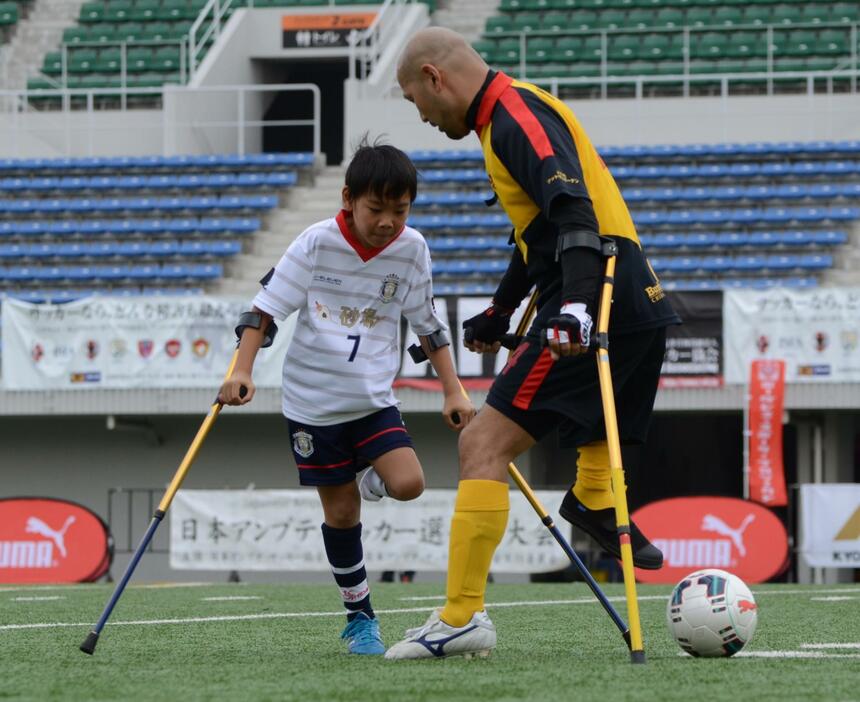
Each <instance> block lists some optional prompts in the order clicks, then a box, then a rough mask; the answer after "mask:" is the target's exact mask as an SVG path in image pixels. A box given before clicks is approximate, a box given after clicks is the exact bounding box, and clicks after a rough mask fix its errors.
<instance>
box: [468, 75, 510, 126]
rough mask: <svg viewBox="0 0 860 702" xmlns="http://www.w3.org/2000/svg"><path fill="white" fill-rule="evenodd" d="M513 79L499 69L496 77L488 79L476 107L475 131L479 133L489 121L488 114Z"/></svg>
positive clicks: (491, 111)
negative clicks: (479, 103) (479, 102)
mask: <svg viewBox="0 0 860 702" xmlns="http://www.w3.org/2000/svg"><path fill="white" fill-rule="evenodd" d="M513 82H514V79H513V78H511V77H510V76H506V75H505V74H504V73H502V72H501V71H499V72H498V73H497V74H496V77H495V78H493V80H492V81H490V84H489V85H488V86H487V89H486V91H485V92H484V97H482V98H481V105H480V107H478V115H477V116H476V117H475V131H476V132H477V133H478V134H479V135H480V133H481V129H483V128H484V126H485V125H487V124H489V123H490V116H491V115H492V114H493V108H494V107H495V106H496V103H497V102H498V101H499V98H500V97H501V96H502V93H503V92H505V90H507V89H508V86H510V84H511V83H513Z"/></svg>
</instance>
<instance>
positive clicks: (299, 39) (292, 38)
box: [281, 12, 376, 49]
mask: <svg viewBox="0 0 860 702" xmlns="http://www.w3.org/2000/svg"><path fill="white" fill-rule="evenodd" d="M375 19H376V13H375V12H332V13H326V14H296V15H284V16H283V17H282V18H281V32H282V36H283V47H284V48H285V49H320V48H331V47H338V46H349V35H350V33H352V32H358V31H360V30H363V29H367V28H368V27H370V25H371V24H373V20H375Z"/></svg>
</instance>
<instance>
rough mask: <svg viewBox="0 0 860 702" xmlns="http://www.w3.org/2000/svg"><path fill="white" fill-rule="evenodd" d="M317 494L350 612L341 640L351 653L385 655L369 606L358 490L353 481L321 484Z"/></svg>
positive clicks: (329, 552)
mask: <svg viewBox="0 0 860 702" xmlns="http://www.w3.org/2000/svg"><path fill="white" fill-rule="evenodd" d="M317 492H318V493H319V496H320V501H321V502H322V506H323V513H324V514H325V522H324V523H323V525H322V535H323V543H324V544H325V551H326V556H327V557H328V561H329V565H330V566H331V571H332V575H333V576H334V580H335V583H337V586H338V588H339V589H340V596H341V599H342V600H343V606H344V607H345V608H346V612H347V615H346V618H347V626H346V629H344V631H343V634H342V635H341V637H342V638H345V639H347V641H348V645H349V650H350V652H351V653H361V654H371V655H372V654H376V655H379V654H382V653H385V646H384V645H383V643H382V640H381V639H380V637H379V627H378V624H377V623H376V619H375V615H374V613H373V607H372V606H371V604H370V585H369V584H368V582H367V570H366V569H365V567H364V551H363V548H362V544H361V522H360V521H359V516H360V511H359V510H360V507H361V498H360V497H359V495H358V487H357V486H356V484H355V481H354V480H353V481H351V482H349V483H346V484H344V485H320V486H318V487H317Z"/></svg>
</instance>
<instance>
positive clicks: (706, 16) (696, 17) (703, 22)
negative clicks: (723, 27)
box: [684, 7, 714, 27]
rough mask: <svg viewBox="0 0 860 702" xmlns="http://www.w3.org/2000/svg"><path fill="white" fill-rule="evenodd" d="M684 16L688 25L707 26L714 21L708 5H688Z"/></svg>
mask: <svg viewBox="0 0 860 702" xmlns="http://www.w3.org/2000/svg"><path fill="white" fill-rule="evenodd" d="M684 18H685V22H686V23H687V26H689V27H709V26H711V25H712V24H713V23H714V18H713V12H712V11H711V8H710V7H690V8H689V9H688V10H687V12H686V14H685V15H684Z"/></svg>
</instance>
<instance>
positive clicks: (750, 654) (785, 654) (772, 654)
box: [685, 651, 860, 658]
mask: <svg viewBox="0 0 860 702" xmlns="http://www.w3.org/2000/svg"><path fill="white" fill-rule="evenodd" d="M685 655H686V654H685ZM732 658H860V653H824V652H823V651H740V652H739V653H736V654H735V655H734V656H732Z"/></svg>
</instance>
